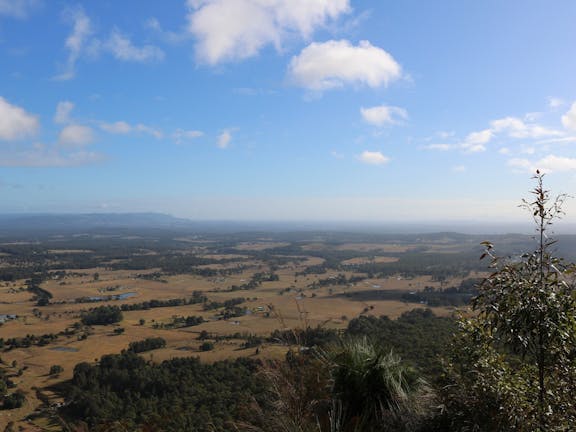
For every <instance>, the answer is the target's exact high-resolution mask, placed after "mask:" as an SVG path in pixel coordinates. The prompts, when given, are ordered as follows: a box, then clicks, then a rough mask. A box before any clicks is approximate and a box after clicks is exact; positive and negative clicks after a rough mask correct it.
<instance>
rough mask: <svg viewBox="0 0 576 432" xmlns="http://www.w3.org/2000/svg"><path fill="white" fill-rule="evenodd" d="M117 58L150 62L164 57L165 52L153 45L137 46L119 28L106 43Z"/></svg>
mask: <svg viewBox="0 0 576 432" xmlns="http://www.w3.org/2000/svg"><path fill="white" fill-rule="evenodd" d="M104 48H105V49H106V50H108V51H109V52H110V53H111V54H112V55H113V56H114V57H115V58H117V59H118V60H123V61H133V62H150V61H160V60H162V59H164V52H163V51H162V50H161V49H160V48H158V47H155V46H153V45H144V46H142V47H137V46H135V45H134V44H133V43H132V41H131V40H130V39H129V38H128V37H127V36H125V35H123V34H122V33H120V32H119V31H118V30H114V31H113V32H112V34H111V35H110V38H109V39H108V41H107V42H106V43H105V44H104Z"/></svg>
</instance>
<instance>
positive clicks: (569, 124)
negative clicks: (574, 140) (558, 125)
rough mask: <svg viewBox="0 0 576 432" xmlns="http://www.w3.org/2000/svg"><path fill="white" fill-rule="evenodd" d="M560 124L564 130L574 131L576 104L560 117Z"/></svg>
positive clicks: (575, 126)
mask: <svg viewBox="0 0 576 432" xmlns="http://www.w3.org/2000/svg"><path fill="white" fill-rule="evenodd" d="M562 124H563V125H564V127H565V128H566V129H570V130H573V131H576V102H574V103H573V104H572V106H571V107H570V110H569V111H568V112H567V113H566V114H564V115H563V116H562Z"/></svg>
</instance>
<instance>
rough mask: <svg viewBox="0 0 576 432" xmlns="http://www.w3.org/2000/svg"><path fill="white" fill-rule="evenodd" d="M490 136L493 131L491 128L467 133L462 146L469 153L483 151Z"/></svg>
mask: <svg viewBox="0 0 576 432" xmlns="http://www.w3.org/2000/svg"><path fill="white" fill-rule="evenodd" d="M492 136H493V132H492V130H491V129H484V130H481V131H478V132H472V133H469V134H468V136H467V137H466V139H465V140H464V142H463V143H462V148H464V149H465V150H466V151H467V152H470V153H477V152H483V151H485V150H486V144H487V143H488V142H489V141H490V140H491V139H492Z"/></svg>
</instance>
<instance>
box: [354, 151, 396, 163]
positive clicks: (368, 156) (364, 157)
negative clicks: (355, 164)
mask: <svg viewBox="0 0 576 432" xmlns="http://www.w3.org/2000/svg"><path fill="white" fill-rule="evenodd" d="M358 160H359V161H360V162H363V163H365V164H369V165H384V164H386V163H388V162H389V161H390V158H389V157H387V156H384V155H383V154H382V153H381V152H379V151H375V152H371V151H363V152H362V153H361V154H360V155H358Z"/></svg>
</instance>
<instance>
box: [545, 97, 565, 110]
mask: <svg viewBox="0 0 576 432" xmlns="http://www.w3.org/2000/svg"><path fill="white" fill-rule="evenodd" d="M562 105H564V101H563V100H562V99H560V98H556V97H549V98H548V107H549V108H551V109H555V108H560V107H561V106H562Z"/></svg>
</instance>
